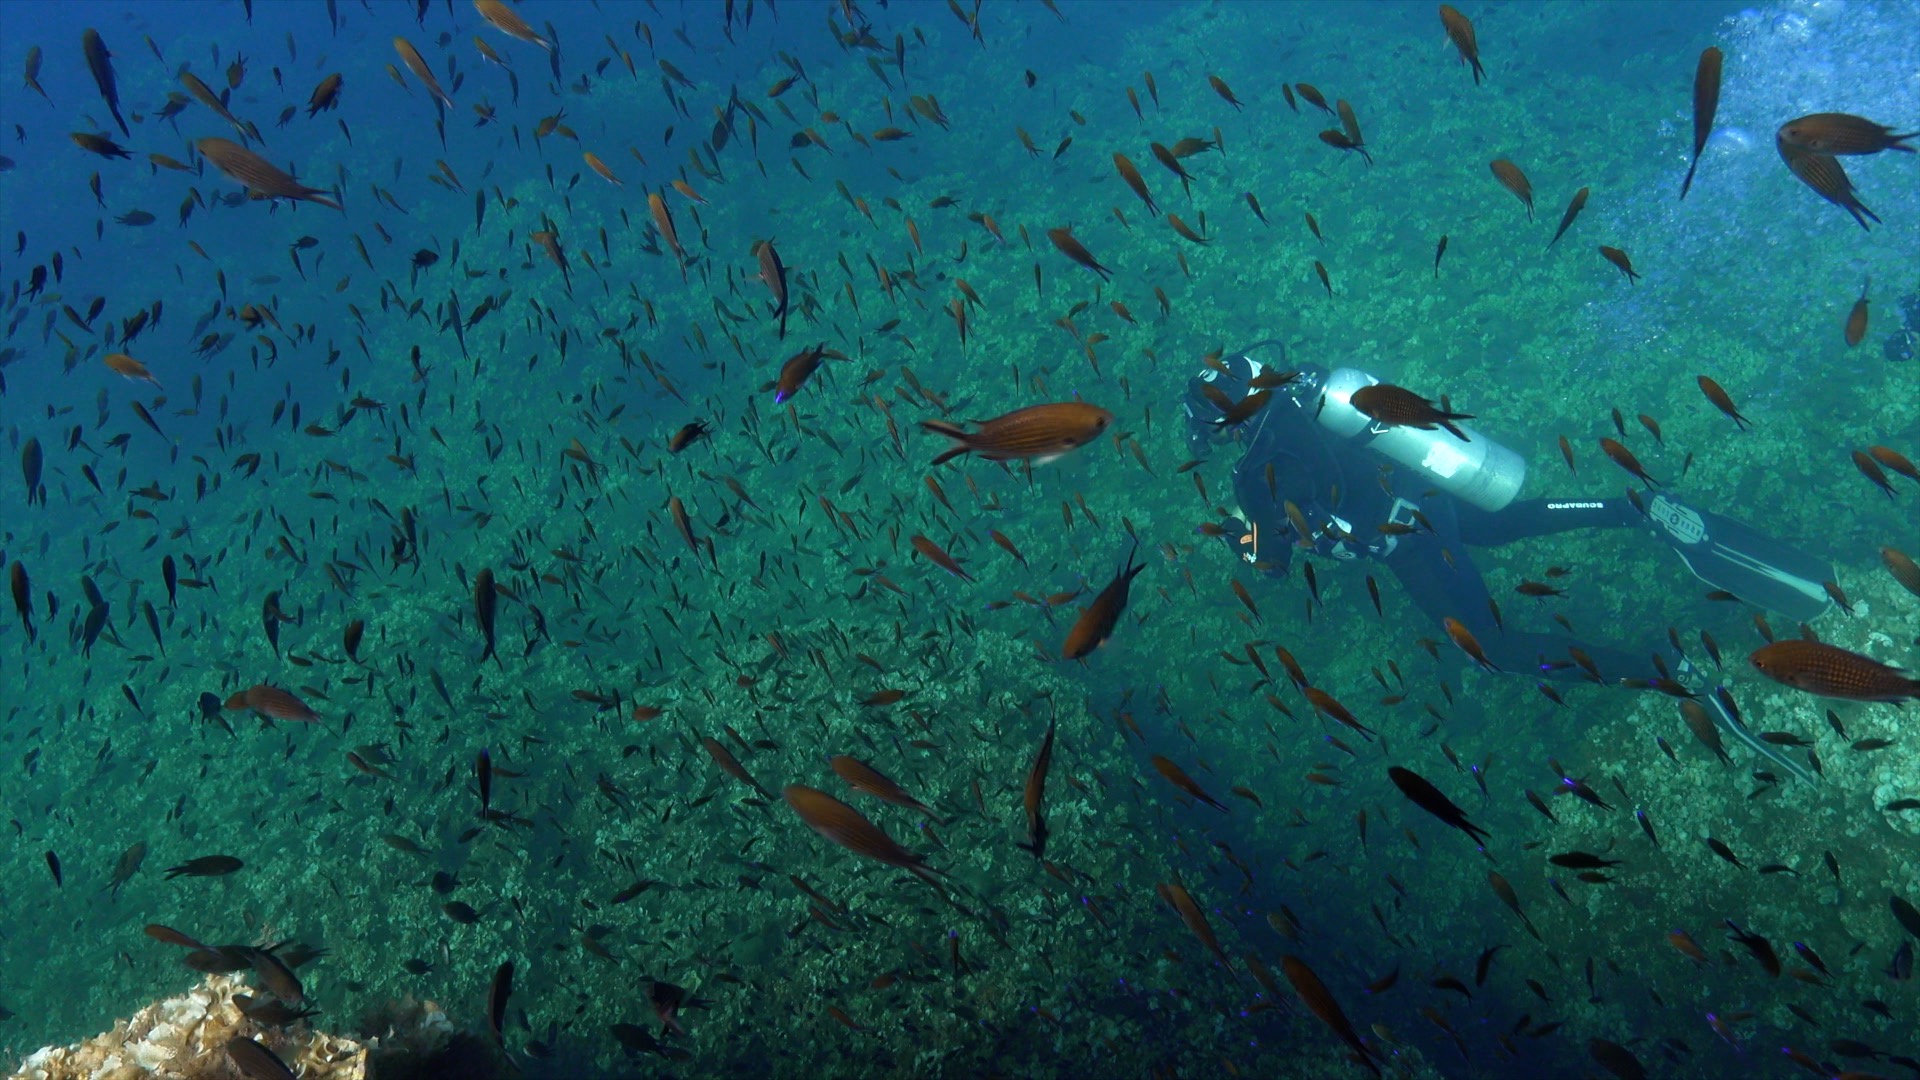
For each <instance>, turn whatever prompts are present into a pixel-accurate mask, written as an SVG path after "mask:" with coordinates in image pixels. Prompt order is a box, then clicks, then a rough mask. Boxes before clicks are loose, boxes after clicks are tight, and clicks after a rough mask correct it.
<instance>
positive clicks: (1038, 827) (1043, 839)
mask: <svg viewBox="0 0 1920 1080" xmlns="http://www.w3.org/2000/svg"><path fill="white" fill-rule="evenodd" d="M15 565H16V566H17V565H19V564H18V563H16V564H15ZM1055 723H1056V721H1052V720H1049V721H1048V722H1047V737H1046V738H1045V739H1042V740H1041V741H1040V752H1039V753H1037V754H1035V755H1034V756H1033V765H1032V767H1030V768H1028V769H1027V784H1026V789H1025V791H1024V793H1023V794H1022V797H1021V802H1022V805H1023V806H1024V808H1025V809H1026V812H1027V842H1026V843H1024V844H1020V845H1018V846H1019V847H1020V849H1021V850H1022V851H1030V852H1032V853H1033V857H1034V858H1036V859H1038V858H1043V857H1044V856H1045V853H1046V850H1047V836H1048V835H1049V834H1050V833H1051V831H1052V830H1050V829H1048V828H1047V816H1046V813H1045V802H1046V796H1047V770H1048V769H1049V768H1051V767H1052V765H1053V729H1054V725H1055Z"/></svg>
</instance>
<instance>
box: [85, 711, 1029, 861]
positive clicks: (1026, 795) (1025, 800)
mask: <svg viewBox="0 0 1920 1080" xmlns="http://www.w3.org/2000/svg"><path fill="white" fill-rule="evenodd" d="M1054 725H1055V721H1048V722H1047V737H1046V738H1044V739H1042V740H1040V751H1039V753H1036V754H1035V755H1034V756H1033V765H1032V766H1031V767H1029V768H1028V769H1027V783H1026V787H1025V789H1024V791H1023V793H1022V795H1021V804H1022V806H1023V807H1024V808H1025V810H1026V812H1027V842H1026V843H1024V844H1020V845H1018V846H1019V847H1020V849H1021V850H1023V851H1030V852H1032V853H1033V857H1034V858H1036V859H1041V858H1045V857H1046V850H1047V837H1048V836H1049V835H1050V834H1051V832H1052V830H1050V829H1048V828H1047V815H1046V805H1045V804H1046V797H1047V770H1048V769H1050V768H1052V767H1053V729H1054ZM48 854H49V855H51V854H52V852H48Z"/></svg>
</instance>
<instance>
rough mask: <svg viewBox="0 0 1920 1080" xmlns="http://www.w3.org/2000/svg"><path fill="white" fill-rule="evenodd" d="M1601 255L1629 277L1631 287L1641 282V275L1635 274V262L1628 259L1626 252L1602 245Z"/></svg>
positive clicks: (1628, 281)
mask: <svg viewBox="0 0 1920 1080" xmlns="http://www.w3.org/2000/svg"><path fill="white" fill-rule="evenodd" d="M1600 255H1601V257H1602V258H1604V259H1606V260H1607V261H1608V262H1610V263H1612V264H1613V265H1614V266H1616V267H1618V268H1619V270H1620V272H1621V273H1623V274H1625V275H1627V284H1629V285H1631V284H1633V283H1634V282H1636V281H1638V280H1640V275H1639V274H1636V273H1634V272H1633V260H1631V259H1629V258H1627V253H1626V252H1624V251H1621V250H1620V249H1619V248H1617V247H1608V246H1607V245H1605V244H1601V245H1600Z"/></svg>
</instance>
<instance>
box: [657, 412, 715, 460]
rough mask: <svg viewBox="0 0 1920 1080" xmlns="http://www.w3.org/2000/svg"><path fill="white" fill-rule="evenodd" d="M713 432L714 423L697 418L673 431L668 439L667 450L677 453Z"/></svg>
mask: <svg viewBox="0 0 1920 1080" xmlns="http://www.w3.org/2000/svg"><path fill="white" fill-rule="evenodd" d="M711 434H713V427H712V425H710V424H708V423H707V422H706V421H705V420H695V421H694V422H693V423H691V424H687V425H685V426H684V427H682V428H681V429H680V430H678V431H676V432H674V433H673V437H672V438H670V439H668V440H667V452H668V453H670V454H677V453H679V452H680V451H682V450H685V449H686V448H687V447H689V446H692V445H693V444H694V443H696V442H699V441H700V440H701V439H704V438H706V437H707V436H708V435H711Z"/></svg>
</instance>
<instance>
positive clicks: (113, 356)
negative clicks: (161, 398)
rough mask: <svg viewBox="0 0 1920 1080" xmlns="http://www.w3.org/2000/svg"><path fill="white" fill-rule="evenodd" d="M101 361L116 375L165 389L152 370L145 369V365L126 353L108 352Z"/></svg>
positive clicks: (157, 388)
mask: <svg viewBox="0 0 1920 1080" xmlns="http://www.w3.org/2000/svg"><path fill="white" fill-rule="evenodd" d="M102 362H103V363H105V364H106V365H107V368H108V370H110V371H112V372H113V373H114V374H116V375H122V376H125V377H126V378H129V379H132V380H133V381H135V382H143V383H151V384H153V387H154V389H156V390H164V389H166V388H165V387H163V386H161V385H160V380H158V379H156V378H154V377H153V372H151V371H148V370H147V365H145V364H143V363H141V362H140V361H138V360H135V359H134V358H133V357H131V356H128V355H127V354H126V353H108V354H107V355H106V356H105V357H103V358H102Z"/></svg>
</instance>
